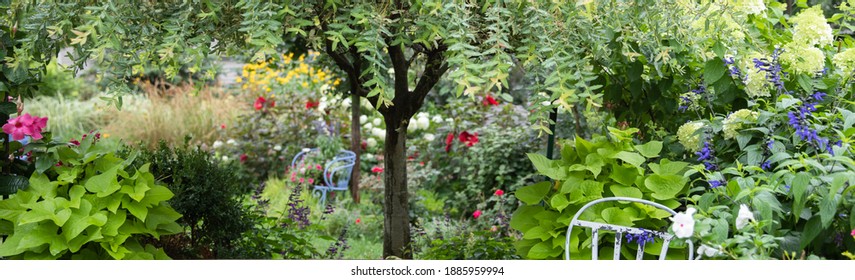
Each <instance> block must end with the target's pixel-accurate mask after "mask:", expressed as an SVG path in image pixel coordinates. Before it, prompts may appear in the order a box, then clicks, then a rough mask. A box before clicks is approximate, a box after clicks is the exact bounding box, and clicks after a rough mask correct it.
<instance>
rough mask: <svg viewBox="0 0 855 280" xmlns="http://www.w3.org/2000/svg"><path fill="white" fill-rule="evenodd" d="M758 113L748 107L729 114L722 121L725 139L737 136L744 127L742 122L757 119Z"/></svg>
mask: <svg viewBox="0 0 855 280" xmlns="http://www.w3.org/2000/svg"><path fill="white" fill-rule="evenodd" d="M757 115H758V114H757V112H753V111H751V110H748V109H742V110H739V111H736V112H733V113H730V115H727V118H725V119H724V122H722V125H723V129H722V130H723V131H724V139H733V138H734V137H736V135H737V134H739V130H740V129H742V123H743V122H754V121H756V120H757Z"/></svg>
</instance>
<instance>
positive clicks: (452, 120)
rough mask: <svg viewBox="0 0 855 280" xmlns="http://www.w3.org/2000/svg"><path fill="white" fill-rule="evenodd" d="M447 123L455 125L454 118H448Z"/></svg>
mask: <svg viewBox="0 0 855 280" xmlns="http://www.w3.org/2000/svg"><path fill="white" fill-rule="evenodd" d="M445 122H447V123H454V119H452V118H447V119H445Z"/></svg>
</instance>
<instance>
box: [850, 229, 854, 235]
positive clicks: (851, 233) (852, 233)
mask: <svg viewBox="0 0 855 280" xmlns="http://www.w3.org/2000/svg"><path fill="white" fill-rule="evenodd" d="M849 235H852V237H855V229H852V232H850V233H849Z"/></svg>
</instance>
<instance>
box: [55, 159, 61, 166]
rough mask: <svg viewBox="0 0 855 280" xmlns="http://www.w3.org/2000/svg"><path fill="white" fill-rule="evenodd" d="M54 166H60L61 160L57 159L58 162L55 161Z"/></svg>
mask: <svg viewBox="0 0 855 280" xmlns="http://www.w3.org/2000/svg"><path fill="white" fill-rule="evenodd" d="M54 166H62V161H61V160H60V161H59V162H57V163H56V164H55V165H54Z"/></svg>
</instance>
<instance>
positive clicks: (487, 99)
mask: <svg viewBox="0 0 855 280" xmlns="http://www.w3.org/2000/svg"><path fill="white" fill-rule="evenodd" d="M481 103H483V104H484V106H495V105H499V102H498V101H496V99H495V98H493V96H492V95H487V97H485V98H484V100H482V101H481Z"/></svg>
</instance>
